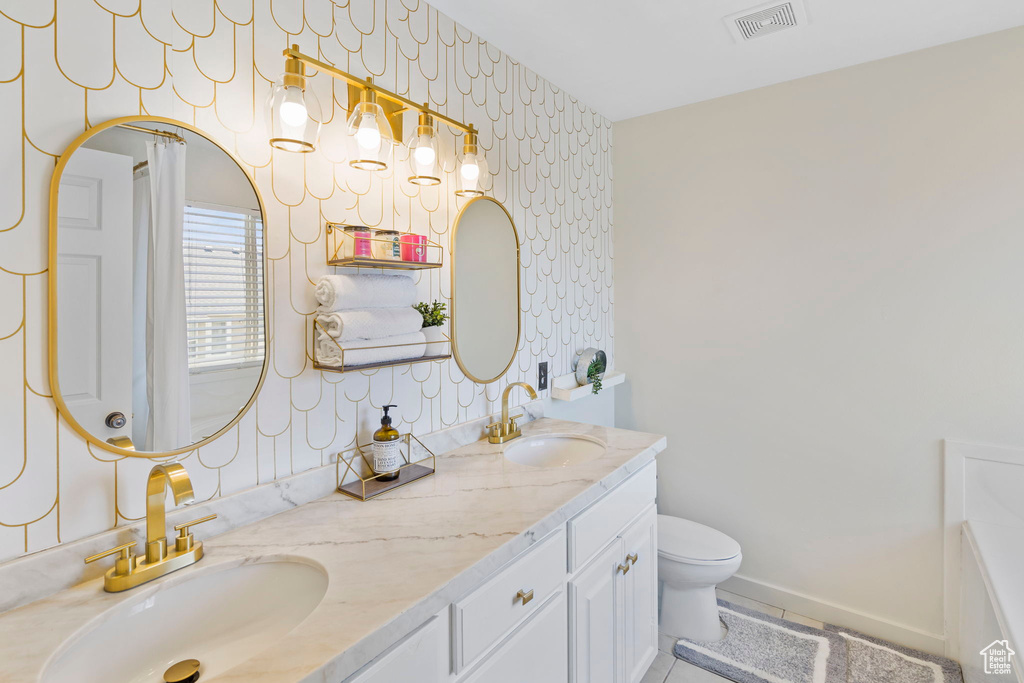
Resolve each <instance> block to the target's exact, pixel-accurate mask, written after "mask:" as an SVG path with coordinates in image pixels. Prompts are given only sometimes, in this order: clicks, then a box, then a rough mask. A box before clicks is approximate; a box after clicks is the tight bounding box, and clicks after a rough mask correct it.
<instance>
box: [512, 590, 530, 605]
mask: <svg viewBox="0 0 1024 683" xmlns="http://www.w3.org/2000/svg"><path fill="white" fill-rule="evenodd" d="M518 600H522V601H523V604H524V605H525V604H526V603H528V602H530V600H533V589H532V588H531V589H530V590H528V591H524V590H520V591H519V592H518V593H516V599H515V600H513V602H516V601H518Z"/></svg>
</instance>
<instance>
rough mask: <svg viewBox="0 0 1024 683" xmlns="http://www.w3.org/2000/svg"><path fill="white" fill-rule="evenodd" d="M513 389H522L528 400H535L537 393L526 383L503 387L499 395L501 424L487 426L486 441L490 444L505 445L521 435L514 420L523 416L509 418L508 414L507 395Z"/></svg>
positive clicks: (515, 383) (493, 423)
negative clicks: (528, 396) (488, 431)
mask: <svg viewBox="0 0 1024 683" xmlns="http://www.w3.org/2000/svg"><path fill="white" fill-rule="evenodd" d="M513 387H522V388H523V389H526V393H527V394H529V395H530V398H537V392H536V391H534V390H533V387H531V386H530V385H529V384H527V383H526V382H512V384H509V385H508V386H507V387H505V391H504V392H503V393H502V394H501V422H492V423H491V424H489V425H487V429H489V430H490V434H488V435H487V440H488V441H489V442H491V443H505V442H506V441H509V440H511V439H514V438H516V437H517V436H522V434H523V433H522V432H521V431H520V430H519V425H517V424H516V420H518V419H519V418H521V417H522V416H523V414H522V413H519V414H518V415H513V416H511V417H509V414H508V395H509V394H510V393H512V388H513Z"/></svg>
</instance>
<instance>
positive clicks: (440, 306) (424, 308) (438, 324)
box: [413, 301, 448, 356]
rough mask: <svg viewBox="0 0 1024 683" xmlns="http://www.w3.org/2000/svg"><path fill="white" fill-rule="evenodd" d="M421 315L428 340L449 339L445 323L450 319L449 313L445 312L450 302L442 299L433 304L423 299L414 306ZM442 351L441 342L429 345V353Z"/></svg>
mask: <svg viewBox="0 0 1024 683" xmlns="http://www.w3.org/2000/svg"><path fill="white" fill-rule="evenodd" d="M413 308H415V309H416V310H417V311H419V312H420V315H422V316H423V336H425V337H426V338H427V342H428V343H429V342H443V341H448V338H447V337H446V336H445V334H444V324H445V321H447V320H448V314H447V313H446V312H445V311H447V310H448V304H445V303H442V302H440V301H435V302H434V303H432V304H428V303H427V302H425V301H421V302H419V303H418V304H416V305H415V306H413ZM441 352H442V347H441V346H440V345H439V344H433V345H432V346H430V347H427V355H428V356H429V355H436V354H439V353H441Z"/></svg>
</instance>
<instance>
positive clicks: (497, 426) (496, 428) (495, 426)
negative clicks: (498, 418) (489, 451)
mask: <svg viewBox="0 0 1024 683" xmlns="http://www.w3.org/2000/svg"><path fill="white" fill-rule="evenodd" d="M504 428H505V425H504V424H502V423H501V422H492V423H491V424H489V425H487V427H486V429H487V430H489V431H490V435H489V436H490V437H491V438H495V439H497V438H501V432H502V430H503V429H504Z"/></svg>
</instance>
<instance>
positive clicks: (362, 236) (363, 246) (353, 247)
mask: <svg viewBox="0 0 1024 683" xmlns="http://www.w3.org/2000/svg"><path fill="white" fill-rule="evenodd" d="M373 233H374V231H373V230H372V229H370V228H368V227H366V226H365V225H346V226H345V235H346V237H345V251H347V252H348V253H347V254H345V255H346V256H350V257H355V258H373V247H372V245H373V242H371V241H370V240H371V238H372V237H373Z"/></svg>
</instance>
